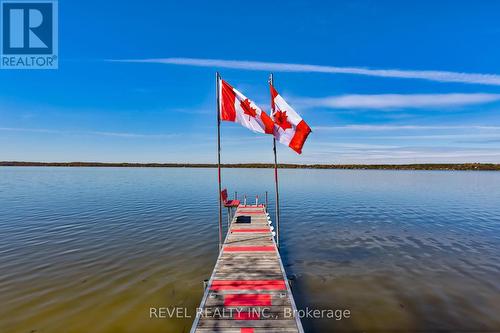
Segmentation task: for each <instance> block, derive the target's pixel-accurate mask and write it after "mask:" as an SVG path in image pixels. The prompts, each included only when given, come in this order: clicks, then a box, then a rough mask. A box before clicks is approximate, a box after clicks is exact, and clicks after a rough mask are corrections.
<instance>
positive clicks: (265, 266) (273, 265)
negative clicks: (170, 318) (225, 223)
mask: <svg viewBox="0 0 500 333" xmlns="http://www.w3.org/2000/svg"><path fill="white" fill-rule="evenodd" d="M295 314H296V306H295V302H294V299H293V296H292V293H291V290H290V284H289V282H288V279H287V277H286V273H285V270H284V268H283V264H282V261H281V257H280V254H279V251H278V249H277V246H276V243H275V241H274V237H273V235H272V230H271V225H270V219H269V215H268V214H267V213H266V209H265V206H264V205H246V206H245V205H239V206H238V208H237V210H236V213H235V214H234V216H233V218H232V220H231V223H230V227H229V232H228V234H227V236H226V239H225V242H224V244H223V247H222V250H221V252H220V254H219V257H218V259H217V262H216V264H215V268H214V270H213V272H212V276H211V278H210V280H209V282H208V285H207V287H206V289H205V293H204V295H203V298H202V300H201V304H200V308H199V311H198V313H197V315H196V318H195V320H194V322H193V326H192V328H191V333H209V332H224V333H303V332H304V330H303V328H302V324H301V322H300V319H299V318H298V317H296V315H295Z"/></svg>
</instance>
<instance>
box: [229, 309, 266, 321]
mask: <svg viewBox="0 0 500 333" xmlns="http://www.w3.org/2000/svg"><path fill="white" fill-rule="evenodd" d="M233 319H234V320H259V319H260V314H259V312H254V311H252V310H248V311H240V312H238V311H236V313H235V314H234V316H233Z"/></svg>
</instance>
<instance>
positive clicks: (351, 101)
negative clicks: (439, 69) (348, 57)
mask: <svg viewBox="0 0 500 333" xmlns="http://www.w3.org/2000/svg"><path fill="white" fill-rule="evenodd" d="M499 100H500V94H483V93H472V94H380V95H342V96H331V97H321V98H308V97H306V98H300V97H299V98H293V103H294V105H295V106H297V107H302V108H316V107H324V108H332V109H379V110H384V109H385V110H391V109H401V108H415V109H416V108H431V107H440V108H443V107H458V106H465V105H473V104H485V103H491V102H496V101H499Z"/></svg>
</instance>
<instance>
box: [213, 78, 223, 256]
mask: <svg viewBox="0 0 500 333" xmlns="http://www.w3.org/2000/svg"><path fill="white" fill-rule="evenodd" d="M215 81H216V83H215V88H216V93H215V96H216V98H215V99H216V102H217V108H216V110H217V172H218V179H219V193H218V196H219V252H220V251H221V250H222V198H221V192H222V185H221V173H220V93H219V91H220V87H219V85H220V75H219V72H216V73H215Z"/></svg>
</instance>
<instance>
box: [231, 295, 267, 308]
mask: <svg viewBox="0 0 500 333" xmlns="http://www.w3.org/2000/svg"><path fill="white" fill-rule="evenodd" d="M224 306H271V295H269V294H229V295H225V296H224Z"/></svg>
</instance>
